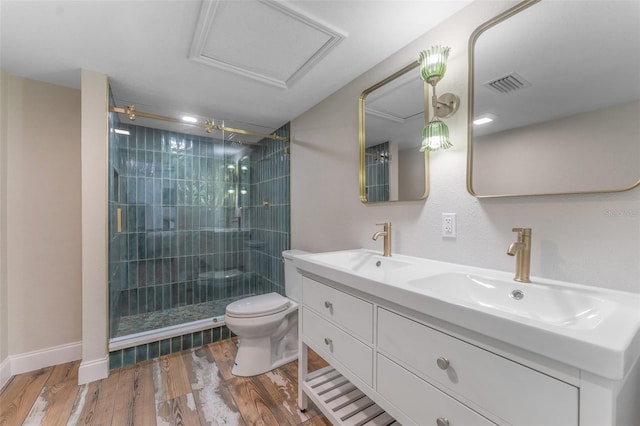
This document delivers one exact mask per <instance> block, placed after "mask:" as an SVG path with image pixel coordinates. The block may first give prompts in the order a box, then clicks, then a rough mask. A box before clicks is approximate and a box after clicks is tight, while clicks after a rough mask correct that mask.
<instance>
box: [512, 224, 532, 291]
mask: <svg viewBox="0 0 640 426" xmlns="http://www.w3.org/2000/svg"><path fill="white" fill-rule="evenodd" d="M512 231H513V232H517V233H518V241H516V242H515V243H511V245H510V246H509V248H508V249H507V254H508V255H509V256H514V255H516V276H515V277H514V278H513V280H514V281H518V282H521V283H530V282H531V280H530V279H529V273H530V272H531V228H513V229H512Z"/></svg>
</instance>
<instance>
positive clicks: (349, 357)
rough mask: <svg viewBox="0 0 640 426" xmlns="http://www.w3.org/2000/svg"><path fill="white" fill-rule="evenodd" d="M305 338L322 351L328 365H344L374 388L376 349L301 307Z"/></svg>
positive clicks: (321, 353) (321, 354)
mask: <svg viewBox="0 0 640 426" xmlns="http://www.w3.org/2000/svg"><path fill="white" fill-rule="evenodd" d="M302 329H303V330H302V335H303V339H304V340H306V341H311V342H312V343H313V344H315V346H316V347H317V348H318V349H319V350H318V352H319V353H320V356H322V357H323V358H325V357H326V359H327V361H328V362H329V364H332V362H331V358H333V359H335V360H336V361H338V362H340V363H341V364H343V365H344V366H345V367H347V368H348V369H349V370H350V371H351V372H352V373H353V374H355V375H356V376H358V377H359V378H360V379H361V380H362V381H363V382H365V383H366V384H367V385H369V386H373V349H372V348H370V347H369V346H367V345H365V344H364V343H362V342H361V341H359V340H358V339H356V338H355V337H353V336H351V335H349V334H348V333H345V332H344V331H342V330H340V329H339V328H338V327H336V326H334V325H333V324H331V323H329V322H328V321H327V320H325V319H323V318H321V317H320V316H319V315H317V314H315V313H314V312H313V311H311V310H309V309H308V308H306V307H303V308H302Z"/></svg>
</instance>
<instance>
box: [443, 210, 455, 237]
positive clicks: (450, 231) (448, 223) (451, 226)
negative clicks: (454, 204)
mask: <svg viewBox="0 0 640 426" xmlns="http://www.w3.org/2000/svg"><path fill="white" fill-rule="evenodd" d="M442 236H443V237H446V238H455V237H456V214H455V213H442Z"/></svg>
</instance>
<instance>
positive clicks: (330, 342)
mask: <svg viewBox="0 0 640 426" xmlns="http://www.w3.org/2000/svg"><path fill="white" fill-rule="evenodd" d="M332 343H333V340H331V339H329V338H328V337H325V338H324V344H325V345H329V346H331V344H332Z"/></svg>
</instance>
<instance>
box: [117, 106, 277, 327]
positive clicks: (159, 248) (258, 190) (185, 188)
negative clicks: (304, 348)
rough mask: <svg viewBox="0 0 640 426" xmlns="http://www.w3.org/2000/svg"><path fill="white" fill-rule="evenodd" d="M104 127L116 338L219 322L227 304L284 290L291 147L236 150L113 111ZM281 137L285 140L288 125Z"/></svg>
mask: <svg viewBox="0 0 640 426" xmlns="http://www.w3.org/2000/svg"><path fill="white" fill-rule="evenodd" d="M110 128H111V133H110V140H109V170H110V176H109V218H110V221H109V303H110V310H109V312H110V337H111V338H112V339H113V338H119V337H122V336H130V335H135V334H138V333H144V332H148V331H150V330H157V329H163V328H166V327H171V326H175V325H178V324H184V323H190V322H193V321H198V320H202V319H207V318H216V319H219V320H220V321H221V320H222V319H223V315H224V310H225V307H226V305H227V304H228V303H230V302H231V301H234V300H237V299H238V298H242V297H246V296H249V295H253V294H262V293H267V292H271V291H276V292H279V293H281V294H284V272H283V265H282V262H281V252H282V250H286V249H288V248H289V155H288V145H289V143H288V142H286V141H279V140H262V141H260V142H259V143H255V144H241V143H237V142H231V141H229V140H225V137H224V135H223V134H222V133H221V132H218V133H220V135H216V134H215V133H214V134H213V137H212V135H210V134H207V133H205V132H204V130H202V129H195V130H194V131H193V132H189V133H186V132H179V131H173V130H166V129H162V128H154V126H147V125H146V123H145V125H144V126H143V125H134V124H132V122H129V121H128V122H127V123H124V122H121V120H120V117H119V116H118V115H117V114H116V113H113V112H112V113H110ZM278 132H279V134H281V135H283V136H288V126H285V127H284V128H282V129H280V130H279V131H278ZM200 133H201V134H200ZM216 136H218V137H216ZM210 326H211V325H209V327H210Z"/></svg>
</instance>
